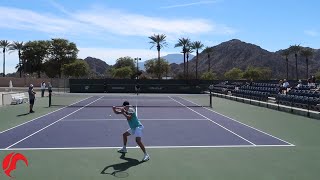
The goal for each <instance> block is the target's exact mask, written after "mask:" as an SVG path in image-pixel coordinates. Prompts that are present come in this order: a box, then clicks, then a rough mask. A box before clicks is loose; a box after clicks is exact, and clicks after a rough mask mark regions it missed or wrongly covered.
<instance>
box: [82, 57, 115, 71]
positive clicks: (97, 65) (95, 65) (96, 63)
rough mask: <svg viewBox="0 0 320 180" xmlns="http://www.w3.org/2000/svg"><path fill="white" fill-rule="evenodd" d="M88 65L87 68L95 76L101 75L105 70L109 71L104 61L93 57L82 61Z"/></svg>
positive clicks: (108, 66)
mask: <svg viewBox="0 0 320 180" xmlns="http://www.w3.org/2000/svg"><path fill="white" fill-rule="evenodd" d="M84 61H86V62H87V63H88V64H89V67H90V69H91V71H92V72H95V73H96V74H97V75H102V74H104V73H105V72H106V70H108V69H110V68H111V66H110V65H108V64H107V63H106V62H105V61H103V60H101V59H97V58H93V57H87V58H85V59H84Z"/></svg>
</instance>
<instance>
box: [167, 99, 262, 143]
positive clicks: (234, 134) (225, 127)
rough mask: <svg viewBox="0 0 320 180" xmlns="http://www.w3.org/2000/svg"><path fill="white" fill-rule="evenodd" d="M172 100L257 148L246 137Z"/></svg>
mask: <svg viewBox="0 0 320 180" xmlns="http://www.w3.org/2000/svg"><path fill="white" fill-rule="evenodd" d="M168 97H169V98H171V97H170V96H168ZM171 99H172V100H174V101H176V102H177V103H179V104H181V105H183V106H185V107H186V108H188V109H190V110H191V111H193V112H195V113H197V114H199V115H200V116H202V117H204V118H206V119H207V120H209V121H211V122H212V123H214V124H216V125H218V126H220V127H222V128H223V129H225V130H227V131H229V132H230V133H232V134H234V135H236V136H238V137H239V138H241V139H243V140H245V141H247V142H248V143H250V144H252V145H254V146H256V145H255V144H254V143H253V142H251V141H249V140H247V139H246V138H244V137H242V136H240V135H239V134H237V133H235V132H233V131H231V130H230V129H228V128H226V127H224V126H222V125H221V124H219V123H217V122H215V121H213V120H211V119H209V118H208V117H206V116H204V115H202V114H201V113H199V112H197V111H195V110H193V109H191V108H190V107H187V106H186V105H184V104H182V103H181V102H179V101H177V100H175V99H173V98H171Z"/></svg>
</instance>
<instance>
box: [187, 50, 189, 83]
mask: <svg viewBox="0 0 320 180" xmlns="http://www.w3.org/2000/svg"><path fill="white" fill-rule="evenodd" d="M187 79H189V54H188V53H187Z"/></svg>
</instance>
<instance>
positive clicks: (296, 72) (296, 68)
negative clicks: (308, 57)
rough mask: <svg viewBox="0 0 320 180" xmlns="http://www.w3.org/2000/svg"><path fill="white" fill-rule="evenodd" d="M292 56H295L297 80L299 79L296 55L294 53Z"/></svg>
mask: <svg viewBox="0 0 320 180" xmlns="http://www.w3.org/2000/svg"><path fill="white" fill-rule="evenodd" d="M294 56H295V57H296V77H297V80H299V77H298V55H297V54H294Z"/></svg>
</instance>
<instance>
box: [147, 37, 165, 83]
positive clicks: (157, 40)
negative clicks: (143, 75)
mask: <svg viewBox="0 0 320 180" xmlns="http://www.w3.org/2000/svg"><path fill="white" fill-rule="evenodd" d="M149 39H151V41H150V42H149V43H150V44H152V46H151V48H153V47H154V46H156V47H157V51H158V69H159V70H158V72H160V50H161V49H162V48H163V47H164V46H167V43H166V35H164V34H154V35H153V36H150V37H149ZM158 79H160V74H158Z"/></svg>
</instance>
